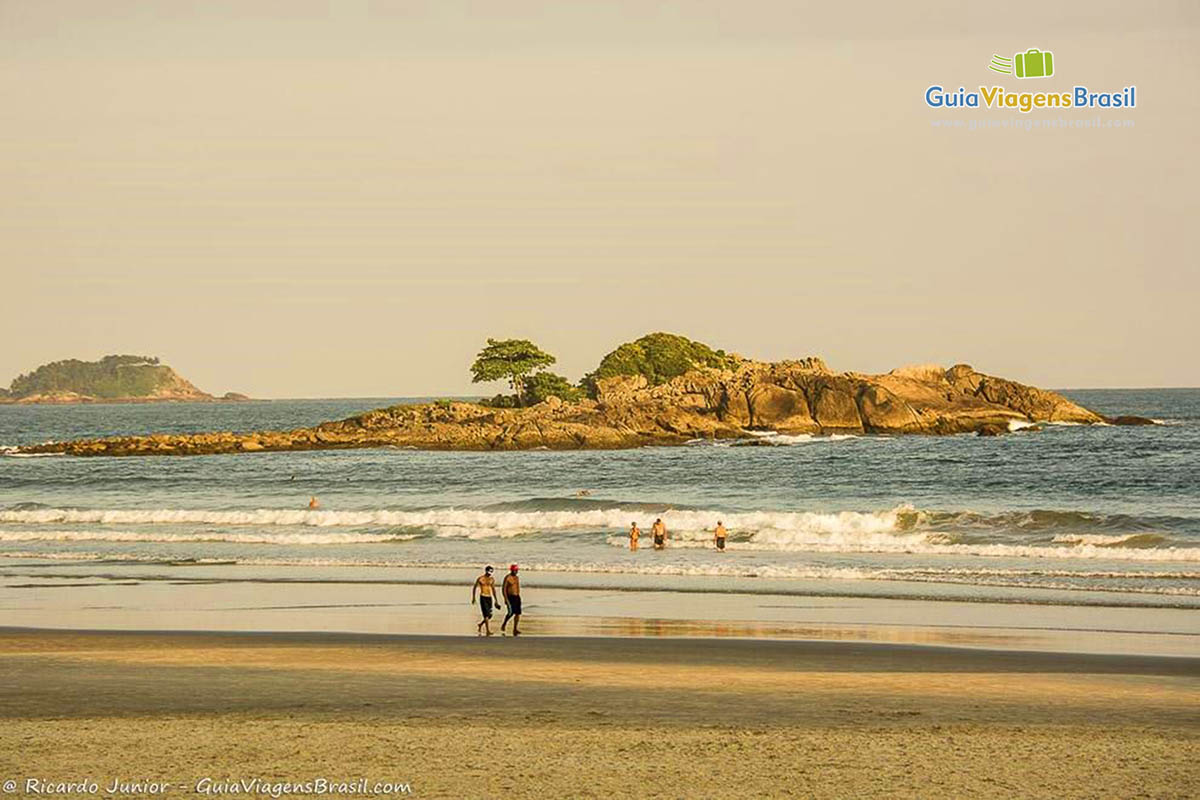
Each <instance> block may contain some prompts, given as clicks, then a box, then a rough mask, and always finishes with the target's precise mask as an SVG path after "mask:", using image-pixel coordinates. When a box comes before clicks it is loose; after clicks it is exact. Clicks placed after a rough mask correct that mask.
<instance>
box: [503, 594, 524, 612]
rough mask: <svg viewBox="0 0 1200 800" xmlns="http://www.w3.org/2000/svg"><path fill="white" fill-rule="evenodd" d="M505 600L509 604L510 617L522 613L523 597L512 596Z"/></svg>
mask: <svg viewBox="0 0 1200 800" xmlns="http://www.w3.org/2000/svg"><path fill="white" fill-rule="evenodd" d="M504 600H505V602H507V603H508V615H509V616H510V617H512V616H516V615H518V614H520V613H521V595H519V594H510V595H508V596H507V597H505V598H504Z"/></svg>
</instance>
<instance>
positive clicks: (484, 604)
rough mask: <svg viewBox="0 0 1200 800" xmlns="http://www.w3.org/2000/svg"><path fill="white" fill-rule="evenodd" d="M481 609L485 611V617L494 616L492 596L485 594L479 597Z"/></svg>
mask: <svg viewBox="0 0 1200 800" xmlns="http://www.w3.org/2000/svg"><path fill="white" fill-rule="evenodd" d="M479 610H480V611H482V612H483V618H484V619H491V618H492V598H490V597H488V596H487V595H484V596H483V597H481V598H479Z"/></svg>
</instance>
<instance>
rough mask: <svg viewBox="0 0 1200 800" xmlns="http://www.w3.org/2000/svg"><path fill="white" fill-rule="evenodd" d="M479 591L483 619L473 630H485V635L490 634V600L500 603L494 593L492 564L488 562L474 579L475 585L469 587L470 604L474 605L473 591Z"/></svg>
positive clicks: (494, 583) (494, 580)
mask: <svg viewBox="0 0 1200 800" xmlns="http://www.w3.org/2000/svg"><path fill="white" fill-rule="evenodd" d="M476 591H478V592H479V610H480V612H482V613H483V619H482V620H480V621H479V624H478V625H476V626H475V630H476V631H478V630H480V629H483V630H486V631H487V635H488V636H491V635H492V626H491V624H490V620H491V619H492V602H493V601H495V604H496V606H497V607H498V606H499V605H500V598H499V597H498V596H497V595H496V579H495V578H493V577H492V565H491V564H488V565H487V566H486V567H484V568H483V574H482V575H480V576H479V577H478V578H476V579H475V585H474V586H472V587H471V605H475V592H476Z"/></svg>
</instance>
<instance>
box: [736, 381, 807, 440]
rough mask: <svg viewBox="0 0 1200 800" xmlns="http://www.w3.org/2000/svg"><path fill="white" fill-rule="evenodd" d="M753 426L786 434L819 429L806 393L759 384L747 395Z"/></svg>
mask: <svg viewBox="0 0 1200 800" xmlns="http://www.w3.org/2000/svg"><path fill="white" fill-rule="evenodd" d="M746 403H747V408H748V411H749V414H750V425H751V426H753V427H758V428H772V429H774V430H778V431H787V432H811V431H814V430H817V429H818V427H819V426H818V425H817V422H816V420H814V419H813V418H812V413H811V412H810V411H809V409H808V400H807V398H805V396H804V393H803V392H799V391H797V390H795V389H784V388H783V387H782V386H776V385H774V384H760V385H757V386H755V387H754V388H752V389H751V390H750V391H749V392H748V393H747V395H746Z"/></svg>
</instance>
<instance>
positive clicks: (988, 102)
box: [925, 47, 1137, 114]
mask: <svg viewBox="0 0 1200 800" xmlns="http://www.w3.org/2000/svg"><path fill="white" fill-rule="evenodd" d="M1054 62H1055V58H1054V53H1052V52H1051V51H1049V50H1039V49H1038V48H1036V47H1031V48H1029V49H1028V50H1026V51H1025V52H1023V53H1015V54H1014V55H1013V56H1012V58H1009V57H1008V56H1000V55H993V56H992V60H991V61H989V62H988V69H989V70H991V71H992V72H998V73H1000V74H1001V75H1012V76H1013V77H1015V78H1018V79H1021V80H1024V79H1028V78H1049V77H1052V76H1053V75H1054V67H1055V63H1054ZM951 85H953V84H951ZM925 105H927V106H929V107H930V108H946V109H949V108H988V109H995V110H1000V111H1005V110H1011V111H1016V112H1017V113H1020V114H1029V113H1031V112H1033V111H1039V110H1044V109H1055V110H1057V109H1071V108H1112V109H1122V110H1125V109H1131V108H1135V107H1136V106H1137V86H1134V85H1133V84H1130V85H1129V86H1125V87H1123V88H1121V89H1117V90H1115V91H1107V92H1094V91H1092V90H1091V89H1090V88H1088V87H1087V86H1080V85H1075V86H1072V87H1071V89H1070V91H1053V92H1010V91H1007V90H1006V89H1005V88H1004V87H1003V86H980V87H979V88H978V90H970V89H967V88H966V87H965V86H960V87H959V88H958V90H957V91H955V90H953V89H949V90H947V89H945V88H943V86H942V85H940V84H934V85H932V86H930V87H929V88H928V89H926V90H925Z"/></svg>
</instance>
